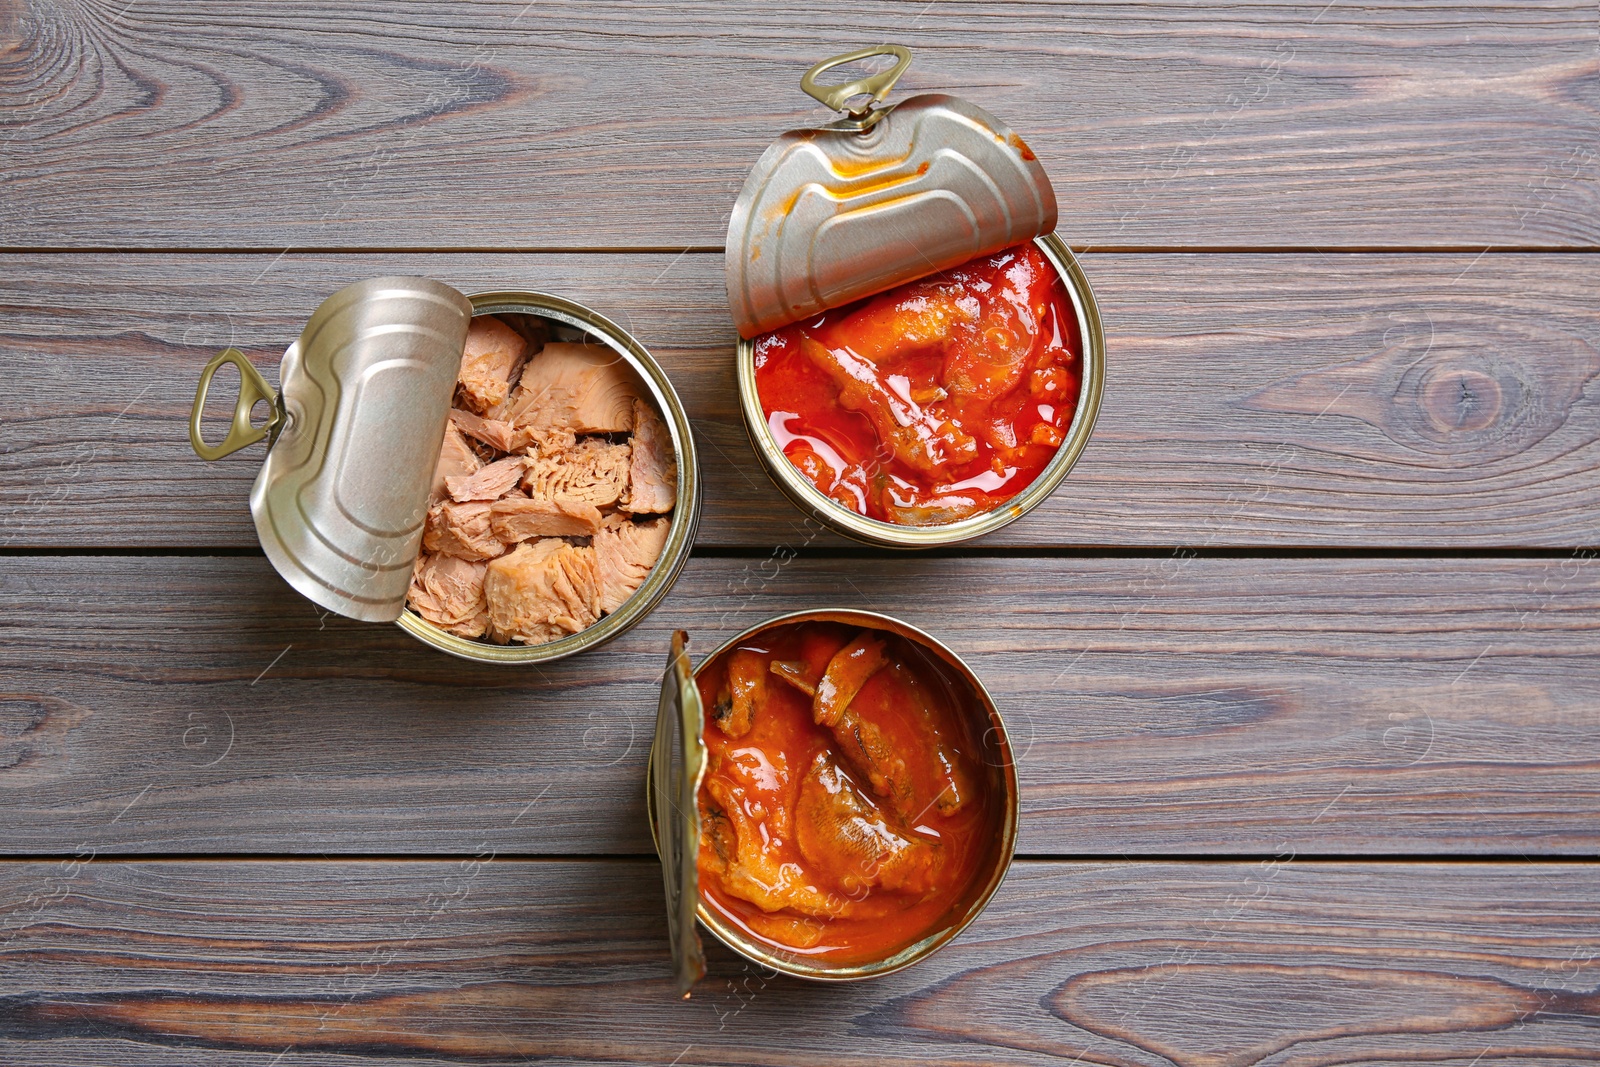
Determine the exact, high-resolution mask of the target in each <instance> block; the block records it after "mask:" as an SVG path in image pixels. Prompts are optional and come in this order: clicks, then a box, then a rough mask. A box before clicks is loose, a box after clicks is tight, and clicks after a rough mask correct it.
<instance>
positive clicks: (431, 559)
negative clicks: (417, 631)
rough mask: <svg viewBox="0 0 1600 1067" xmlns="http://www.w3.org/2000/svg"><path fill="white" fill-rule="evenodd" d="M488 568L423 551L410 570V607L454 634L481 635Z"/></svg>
mask: <svg viewBox="0 0 1600 1067" xmlns="http://www.w3.org/2000/svg"><path fill="white" fill-rule="evenodd" d="M488 569H489V565H488V564H487V563H469V562H467V561H466V560H464V559H457V558H455V557H454V556H434V555H429V554H427V553H423V554H422V555H420V556H418V557H417V566H416V569H415V570H413V571H412V572H411V592H410V594H409V596H410V598H411V606H412V607H413V608H415V609H416V611H417V614H419V615H421V616H422V617H423V618H424V619H427V620H428V621H429V622H431V623H433V624H434V625H435V626H439V627H442V628H444V629H446V630H448V631H450V632H451V633H453V634H459V635H461V636H462V637H482V636H483V632H484V631H485V630H487V629H488V628H489V607H488V603H487V602H486V601H485V600H484V598H483V578H484V575H485V573H487V571H488Z"/></svg>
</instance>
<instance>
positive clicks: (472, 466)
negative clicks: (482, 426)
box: [428, 423, 483, 504]
mask: <svg viewBox="0 0 1600 1067" xmlns="http://www.w3.org/2000/svg"><path fill="white" fill-rule="evenodd" d="M481 466H483V461H482V460H480V459H479V458H478V454H477V453H476V452H474V451H473V450H472V446H471V445H469V444H467V439H466V438H465V437H462V436H461V431H460V430H458V429H456V428H455V426H454V425H452V424H450V423H446V424H445V427H444V445H443V447H441V448H440V449H439V462H438V463H436V464H434V468H433V488H432V489H430V490H429V491H428V503H429V504H437V503H439V501H441V500H446V499H448V498H449V496H450V494H449V491H448V490H447V489H446V488H445V481H446V480H447V479H449V478H460V477H464V476H466V475H468V474H471V473H472V472H473V471H475V470H477V469H478V468H479V467H481Z"/></svg>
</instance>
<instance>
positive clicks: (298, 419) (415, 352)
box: [250, 277, 472, 622]
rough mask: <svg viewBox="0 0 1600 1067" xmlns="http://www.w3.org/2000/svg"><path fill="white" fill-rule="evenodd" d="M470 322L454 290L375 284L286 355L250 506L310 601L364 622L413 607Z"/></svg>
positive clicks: (275, 557) (288, 576) (279, 560)
mask: <svg viewBox="0 0 1600 1067" xmlns="http://www.w3.org/2000/svg"><path fill="white" fill-rule="evenodd" d="M471 320H472V302H471V301H470V300H468V299H467V298H466V297H465V296H463V295H462V294H461V293H459V292H457V291H456V290H455V289H452V288H451V287H450V286H448V285H444V284H442V283H440V282H436V281H433V280H432V279H429V278H406V277H389V278H373V279H371V280H368V281H363V282H356V283H355V284H354V285H349V286H346V287H345V288H343V289H341V290H339V291H338V292H337V293H335V294H333V295H332V296H330V297H329V298H328V299H327V300H325V301H323V303H322V306H321V307H319V308H317V310H316V312H315V314H313V315H312V316H311V319H310V321H309V322H307V323H306V327H305V331H304V332H303V333H301V335H300V339H299V340H298V341H297V342H295V343H294V344H293V345H291V346H290V347H289V350H288V351H287V352H286V353H285V354H284V357H283V363H282V364H281V366H280V368H279V376H280V377H279V380H280V386H279V389H280V395H279V396H278V397H277V403H278V405H280V410H281V412H282V415H283V418H282V420H281V423H282V425H281V429H280V430H279V431H278V433H277V438H276V440H275V441H274V442H273V443H272V446H271V448H270V450H269V451H268V453H267V458H266V461H265V462H264V463H263V464H262V465H261V472H260V474H259V475H257V477H256V481H255V486H254V487H253V488H252V490H251V492H250V512H251V514H252V515H254V516H255V521H256V532H257V533H258V534H259V535H260V538H261V547H262V548H263V549H265V551H266V554H267V558H268V559H269V560H271V561H272V565H273V566H274V567H275V568H277V571H278V573H279V574H281V575H283V577H284V579H285V580H286V581H288V583H289V584H290V585H292V586H294V588H295V589H296V590H298V591H299V592H300V593H301V594H302V595H304V596H305V597H306V598H307V599H309V600H311V601H312V602H313V603H315V604H317V605H319V606H321V607H324V608H327V609H328V610H329V611H333V612H337V613H338V614H340V615H346V616H349V617H350V618H353V619H361V620H364V621H368V622H392V621H394V620H395V619H397V618H399V617H400V614H401V612H402V611H404V610H405V598H406V590H407V588H408V587H409V585H410V583H411V570H412V567H413V566H414V565H415V563H416V559H417V552H418V550H419V549H420V547H421V543H422V528H423V523H424V520H425V519H426V518H427V512H428V492H429V489H430V487H431V485H432V481H433V472H434V469H435V467H436V466H437V464H438V459H439V447H440V445H441V443H442V442H443V440H444V429H445V423H446V422H447V421H448V420H449V417H450V398H451V396H452V394H453V393H454V391H455V383H456V376H457V374H458V373H459V372H460V368H461V355H462V351H463V350H464V348H465V345H466V337H467V326H468V325H469V323H470V322H471Z"/></svg>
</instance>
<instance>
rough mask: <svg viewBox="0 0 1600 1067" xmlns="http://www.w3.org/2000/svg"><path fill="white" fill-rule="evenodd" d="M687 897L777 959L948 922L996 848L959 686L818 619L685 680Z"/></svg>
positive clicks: (888, 950) (993, 814) (877, 946)
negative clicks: (690, 762)
mask: <svg viewBox="0 0 1600 1067" xmlns="http://www.w3.org/2000/svg"><path fill="white" fill-rule="evenodd" d="M696 680H697V683H698V685H699V687H700V695H701V699H702V701H703V703H704V705H705V708H706V729H705V740H706V748H707V755H708V763H707V770H706V775H705V778H704V781H703V783H702V785H701V789H700V798H699V803H700V816H701V838H700V855H699V871H700V892H701V896H702V900H703V901H704V902H705V903H706V904H707V905H708V906H709V907H710V908H711V910H712V911H713V912H715V913H716V914H717V915H719V916H720V917H721V918H722V919H723V920H724V921H725V922H727V923H728V924H730V925H731V926H733V927H735V928H737V929H739V930H741V931H743V933H744V934H745V935H746V936H747V937H749V938H751V939H753V940H755V941H756V942H758V943H763V944H766V945H768V946H770V947H771V948H773V949H775V950H777V951H779V952H781V953H783V954H785V955H790V956H799V957H805V958H808V959H813V960H816V961H819V962H826V963H829V964H839V965H850V964H855V963H862V962H872V961H878V960H883V959H886V958H888V957H889V956H891V955H893V954H894V953H896V952H898V951H899V950H900V949H902V948H905V947H906V946H908V945H912V944H915V943H916V942H917V941H919V940H921V939H923V938H925V937H927V936H928V935H929V934H931V933H933V932H935V931H937V930H940V929H943V928H944V927H945V926H947V925H949V924H950V922H951V921H953V920H955V919H958V918H959V917H960V915H959V914H956V913H955V912H956V909H964V908H965V906H966V905H967V904H968V903H970V901H971V899H972V897H971V894H972V892H973V890H974V887H975V885H976V880H977V879H978V877H979V876H980V874H983V873H985V872H986V871H987V870H988V869H989V864H991V863H992V862H993V859H994V850H995V849H996V848H997V847H999V846H998V842H999V840H1000V838H1001V836H1002V835H1001V832H1000V817H1001V814H1002V812H1001V807H1000V804H999V803H997V801H996V798H995V797H994V796H993V794H994V793H995V792H996V791H997V789H996V786H995V780H996V773H997V772H996V770H995V768H994V767H993V766H991V765H989V764H987V763H986V762H985V761H984V760H983V759H982V758H981V752H980V749H979V747H978V745H979V743H980V739H979V738H977V737H975V736H974V730H973V727H972V723H973V722H974V721H987V716H986V714H983V713H981V712H976V711H975V710H974V701H975V698H974V697H973V696H972V695H971V691H970V688H969V687H967V686H966V685H965V683H958V682H956V681H953V680H952V679H951V678H950V677H948V676H947V674H946V672H945V670H944V668H943V667H942V666H941V665H939V664H937V663H935V662H934V661H933V658H932V657H931V656H929V655H928V654H926V653H925V652H923V651H922V650H921V649H919V648H918V647H917V646H915V645H913V644H912V643H910V642H909V641H906V640H905V639H903V638H901V637H899V636H897V635H893V634H889V633H885V632H882V631H876V630H858V629H856V628H853V627H849V626H844V625H840V624H835V623H798V624H791V625H788V626H782V627H778V628H776V629H773V630H769V631H766V632H764V633H761V634H759V635H758V636H756V637H755V638H753V639H752V640H751V641H749V642H747V643H745V644H743V645H741V646H740V647H738V648H736V649H733V650H730V651H729V652H727V653H724V654H723V655H722V656H720V657H719V658H718V659H717V660H716V661H715V662H713V663H711V664H709V665H708V666H707V667H705V668H703V669H702V670H701V671H700V672H699V673H698V675H697V679H696Z"/></svg>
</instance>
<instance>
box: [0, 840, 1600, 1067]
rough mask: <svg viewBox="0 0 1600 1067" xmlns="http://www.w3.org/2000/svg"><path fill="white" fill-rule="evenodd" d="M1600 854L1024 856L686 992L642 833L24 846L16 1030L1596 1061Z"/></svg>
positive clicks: (650, 1052) (1145, 1062) (919, 1058)
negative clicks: (483, 844)
mask: <svg viewBox="0 0 1600 1067" xmlns="http://www.w3.org/2000/svg"><path fill="white" fill-rule="evenodd" d="M1593 875H1594V869H1593V867H1591V866H1586V865H1556V864H1547V865H1541V866H1539V867H1537V868H1533V869H1531V870H1530V869H1529V868H1517V867H1514V866H1508V865H1500V864H1492V865H1485V864H1444V865H1440V864H1385V863H1360V864H1345V863H1307V862H1289V861H1285V862H1280V863H1270V862H1269V863H1262V864H1241V863H1216V864H1184V863H1126V862H1123V863H1112V864H1073V863H1019V864H1017V865H1016V866H1015V867H1014V868H1013V870H1012V873H1011V876H1010V877H1009V878H1008V879H1007V881H1006V883H1005V885H1004V886H1003V887H1002V888H1001V890H1000V892H999V894H998V895H997V896H996V897H995V899H994V901H993V902H992V903H991V905H990V906H989V908H988V909H987V911H986V912H985V913H984V914H983V915H982V916H981V917H980V918H979V919H978V921H977V922H976V923H974V924H973V926H972V927H971V928H969V929H968V931H967V932H966V933H965V934H964V935H963V936H962V937H960V938H959V939H958V940H956V941H955V942H954V943H953V944H951V945H950V946H948V947H947V948H945V949H943V950H942V951H941V952H939V953H937V954H936V955H934V956H933V957H931V958H930V959H928V960H926V961H925V962H923V963H921V964H919V965H917V966H916V967H913V968H912V969H910V970H908V971H903V972H901V973H899V974H895V975H890V976H888V977H885V978H880V979H876V980H873V981H870V982H864V983H859V984H855V985H849V986H832V987H829V986H817V985H807V984H804V983H800V982H798V981H794V980H790V979H785V978H781V977H776V976H771V975H768V974H765V973H763V972H762V971H760V970H759V969H757V968H756V967H755V966H754V965H748V964H745V963H744V962H743V961H742V960H740V959H739V958H737V957H734V956H733V955H732V954H731V953H729V952H728V951H726V950H724V949H722V948H721V947H720V946H718V945H714V944H713V945H710V946H708V947H709V954H710V957H711V969H710V974H709V975H708V977H707V978H706V979H705V980H704V981H703V982H702V983H701V984H700V985H699V986H698V987H697V989H696V991H695V993H694V995H693V997H692V998H691V999H690V1000H688V1001H680V1000H676V999H675V998H674V997H673V996H672V993H671V990H670V986H669V982H668V973H667V963H666V958H667V947H666V937H665V922H664V920H663V917H662V906H661V901H660V878H659V875H658V873H657V867H656V865H655V864H654V863H653V862H651V861H587V862H515V861H506V860H501V859H494V858H492V857H490V856H488V855H487V854H486V855H485V856H484V857H483V858H482V859H481V860H480V859H476V858H469V859H464V860H461V861H459V862H458V861H447V862H429V863H415V862H412V863H397V862H345V863H325V862H312V861H307V862H273V863H255V862H234V863H226V864H218V863H205V862H198V863H193V862H191V863H183V862H133V863H106V862H103V861H99V860H96V861H94V862H91V863H87V864H80V865H78V866H77V867H75V868H72V869H71V870H70V871H68V870H66V869H63V868H62V867H61V866H60V865H58V864H18V863H8V864H5V865H4V867H3V868H0V900H5V901H8V902H18V901H20V902H24V903H18V904H13V905H12V906H11V908H10V909H9V912H8V914H7V915H6V916H5V918H6V920H7V926H6V930H5V932H4V933H0V938H3V939H4V940H3V941H0V962H3V965H0V1056H3V1057H4V1059H5V1061H6V1062H7V1063H8V1064H15V1065H17V1067H25V1065H42V1064H47V1063H48V1064H50V1065H52V1067H79V1065H88V1064H100V1063H106V1062H114V1063H118V1064H124V1065H128V1067H136V1065H143V1064H157V1063H159V1064H202V1063H204V1064H247V1063H249V1064H262V1063H266V1062H268V1061H269V1060H270V1057H272V1056H278V1057H279V1059H278V1060H277V1062H278V1063H279V1064H281V1065H293V1064H309V1063H318V1064H324V1063H345V1062H349V1063H355V1062H373V1061H374V1060H384V1061H390V1062H406V1063H440V1062H458V1061H459V1060H460V1059H470V1060H473V1061H475V1062H492V1063H523V1062H528V1061H530V1060H537V1061H539V1062H545V1061H546V1060H547V1059H548V1060H553V1061H557V1062H561V1063H579V1062H581V1063H593V1064H639V1063H653V1064H667V1063H677V1064H680V1065H682V1064H753V1063H774V1064H793V1065H803V1067H812V1065H815V1064H818V1063H828V1064H840V1065H844V1067H867V1065H881V1064H891V1065H902V1064H903V1065H912V1064H915V1065H923V1064H929V1063H939V1064H950V1065H980V1064H982V1065H990V1064H1044V1063H1063V1062H1069V1061H1071V1062H1077V1063H1080V1064H1097V1065H1103V1067H1252V1065H1263V1067H1265V1065H1290V1064H1341V1065H1367V1067H1378V1065H1384V1067H1396V1065H1399V1064H1416V1063H1443V1064H1452V1065H1457V1067H1465V1065H1466V1064H1469V1063H1471V1062H1473V1061H1474V1059H1476V1060H1477V1062H1479V1063H1489V1062H1492V1063H1502V1064H1516V1065H1518V1067H1535V1065H1537V1067H1557V1065H1571V1064H1575V1063H1590V1062H1594V1061H1595V1060H1596V1059H1597V1058H1600V1053H1597V1052H1596V1046H1595V1042H1594V1029H1595V1026H1596V1025H1597V1024H1600V998H1597V997H1596V995H1595V994H1594V993H1593V989H1594V987H1595V984H1596V982H1597V981H1600V959H1597V952H1600V892H1597V884H1596V881H1595V878H1594V877H1593ZM35 898H36V899H38V900H40V901H42V902H43V903H42V904H31V905H30V904H27V903H25V902H27V901H29V900H30V899H35ZM346 1057H349V1058H348V1059H347V1058H346Z"/></svg>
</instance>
